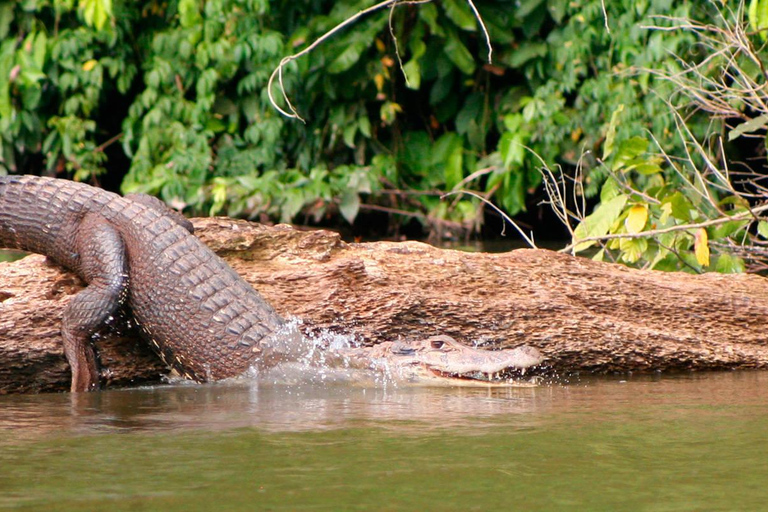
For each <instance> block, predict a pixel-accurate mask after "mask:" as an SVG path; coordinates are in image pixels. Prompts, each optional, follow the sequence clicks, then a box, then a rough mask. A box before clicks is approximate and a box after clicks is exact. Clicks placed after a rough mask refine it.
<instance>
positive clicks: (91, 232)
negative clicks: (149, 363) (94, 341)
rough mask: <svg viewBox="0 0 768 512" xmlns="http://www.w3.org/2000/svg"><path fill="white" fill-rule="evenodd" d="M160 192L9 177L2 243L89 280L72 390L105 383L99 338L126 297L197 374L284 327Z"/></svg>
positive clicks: (81, 305) (1, 188) (73, 333)
mask: <svg viewBox="0 0 768 512" xmlns="http://www.w3.org/2000/svg"><path fill="white" fill-rule="evenodd" d="M190 231H191V224H190V223H189V222H188V221H187V220H186V219H184V218H183V217H182V216H180V215H179V214H178V213H176V212H173V211H172V210H169V209H167V208H166V207H165V206H164V205H163V204H162V203H161V202H160V201H158V200H157V199H154V198H151V197H149V196H144V195H136V196H127V197H121V196H119V195H117V194H113V193H111V192H107V191H105V190H101V189H98V188H94V187H91V186H88V185H84V184H82V183H75V182H71V181H66V180H58V179H51V178H39V177H34V176H6V177H0V247H8V248H17V249H22V250H25V251H30V252H36V253H40V254H45V255H46V256H48V257H49V258H50V259H51V260H53V261H54V262H56V263H58V264H60V265H61V266H63V267H66V268H68V269H70V270H72V271H74V272H76V273H77V274H78V275H80V277H82V278H83V280H84V281H85V282H86V283H87V284H88V286H87V287H86V288H85V289H84V290H83V291H81V292H80V293H78V294H77V295H76V296H75V297H74V298H73V299H72V300H71V301H70V303H69V304H68V306H67V307H66V309H65V311H64V314H63V319H62V337H63V339H64V352H65V354H66V357H67V360H68V361H69V363H70V366H71V367H72V391H88V390H92V389H96V388H97V387H98V383H99V374H98V368H97V363H96V357H95V355H94V351H93V347H92V345H91V343H90V338H91V336H92V335H93V333H94V331H95V330H96V329H98V328H99V327H100V326H101V325H102V324H103V323H104V322H105V321H106V319H107V318H108V317H109V316H110V315H112V314H113V313H114V312H115V310H117V308H118V307H120V305H121V304H122V303H124V302H127V303H128V304H129V305H130V308H131V310H132V312H133V315H134V317H135V320H136V322H137V323H138V324H139V325H140V326H141V328H142V331H143V332H144V334H145V335H146V337H147V339H148V340H150V342H151V343H152V345H153V346H154V347H155V348H156V349H157V351H158V352H159V354H160V355H161V357H162V358H163V360H164V361H165V362H166V363H167V364H169V365H170V366H172V367H173V368H174V369H176V370H177V371H178V372H179V373H181V374H182V375H184V376H185V377H187V378H190V379H194V380H196V381H208V380H218V379H223V378H227V377H232V376H236V375H239V374H241V373H243V372H244V371H245V370H247V369H248V368H249V367H250V366H251V365H253V364H254V362H255V361H256V360H257V359H258V357H259V355H260V351H261V348H260V342H261V341H262V340H263V339H264V338H265V337H268V336H270V335H272V334H274V333H275V332H276V331H277V330H278V329H280V328H281V327H282V326H283V320H282V319H281V318H280V316H279V315H277V313H276V312H275V311H274V309H272V307H271V306H270V305H269V304H268V303H267V302H266V301H265V300H264V299H263V298H262V297H261V295H259V293H258V292H256V290H254V289H253V288H252V287H251V286H250V285H249V284H248V283H246V282H245V281H244V280H243V279H242V278H241V277H240V276H239V275H238V274H237V273H236V272H235V271H234V270H232V269H231V268H230V267H229V266H228V265H227V264H226V263H225V262H224V261H222V260H221V259H220V258H219V257H217V256H216V255H215V254H214V253H213V252H212V251H211V250H210V249H209V248H208V247H206V246H205V245H204V244H203V243H202V242H201V241H200V240H198V239H197V238H196V237H195V236H194V235H192V234H191V233H190Z"/></svg>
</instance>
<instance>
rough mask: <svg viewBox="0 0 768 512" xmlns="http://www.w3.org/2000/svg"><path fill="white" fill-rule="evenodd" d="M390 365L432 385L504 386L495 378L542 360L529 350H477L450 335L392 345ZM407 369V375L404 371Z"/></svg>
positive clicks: (520, 348) (501, 380)
mask: <svg viewBox="0 0 768 512" xmlns="http://www.w3.org/2000/svg"><path fill="white" fill-rule="evenodd" d="M389 352H390V358H391V362H392V363H394V366H395V367H399V368H400V369H401V370H402V373H411V374H412V375H411V376H412V377H414V378H416V379H418V378H419V376H421V377H425V378H426V379H427V380H433V381H436V382H444V383H448V382H450V383H453V384H456V385H471V384H472V383H474V384H478V385H479V384H482V385H491V386H493V385H502V386H503V385H505V384H507V381H505V380H503V379H501V378H500V377H499V375H500V374H501V373H502V372H505V371H507V370H509V369H519V370H523V371H525V369H526V368H529V367H531V366H535V365H537V364H539V363H541V362H542V361H543V359H544V358H543V356H542V355H541V353H540V352H539V351H538V350H536V349H535V348H533V347H530V346H523V347H518V348H516V349H505V350H496V351H490V350H480V349H474V348H471V347H467V346H465V345H462V344H460V343H458V342H457V341H455V340H454V339H453V338H451V337H450V336H444V335H443V336H434V337H431V338H428V339H426V340H421V341H419V342H412V343H408V344H398V343H395V344H393V345H392V346H391V347H390V349H389ZM408 367H410V368H411V370H410V371H409V372H408V371H406V368H408Z"/></svg>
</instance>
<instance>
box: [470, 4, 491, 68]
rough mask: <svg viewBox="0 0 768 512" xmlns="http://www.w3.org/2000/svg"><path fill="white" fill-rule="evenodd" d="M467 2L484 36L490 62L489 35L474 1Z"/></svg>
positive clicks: (489, 62) (489, 61)
mask: <svg viewBox="0 0 768 512" xmlns="http://www.w3.org/2000/svg"><path fill="white" fill-rule="evenodd" d="M467 3H468V4H469V6H470V7H471V8H472V12H473V13H475V18H477V22H478V23H479V24H480V28H481V29H482V30H483V35H484V36H485V44H487V45H488V64H492V63H493V59H492V57H493V46H491V36H490V35H489V34H488V29H487V28H485V23H483V17H482V16H480V12H479V11H478V10H477V7H475V4H474V2H472V0H467Z"/></svg>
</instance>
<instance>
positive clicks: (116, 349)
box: [0, 219, 768, 393]
mask: <svg viewBox="0 0 768 512" xmlns="http://www.w3.org/2000/svg"><path fill="white" fill-rule="evenodd" d="M195 227H196V232H197V234H198V236H200V237H201V238H202V239H203V240H204V241H205V242H206V243H207V244H208V245H210V246H211V247H212V248H213V249H214V250H215V251H216V252H217V253H218V254H219V255H220V256H222V257H223V258H225V259H226V260H227V261H228V262H229V263H230V265H232V266H233V267H234V268H235V270H237V271H238V272H239V273H240V274H241V275H243V276H244V277H245V279H246V280H248V281H249V282H250V283H252V284H253V285H254V287H255V288H256V289H258V290H259V291H261V292H262V293H263V294H264V296H265V297H266V298H267V299H268V300H269V301H270V302H272V304H273V305H274V306H275V307H276V309H277V310H278V311H279V312H280V313H281V314H283V315H285V316H295V317H298V318H301V319H302V320H303V321H304V323H303V325H302V329H304V330H305V331H306V332H318V331H321V330H330V331H333V332H339V333H345V334H351V335H354V336H355V337H356V338H357V339H358V340H360V341H361V342H363V343H366V344H374V343H378V342H381V341H384V340H393V339H398V338H422V337H428V336H433V335H436V334H448V335H450V336H452V337H454V338H456V339H458V340H460V341H463V342H465V343H481V344H484V345H485V346H488V347H499V346H518V345H521V344H532V345H534V346H536V347H538V348H539V349H540V350H541V351H542V352H543V353H544V354H545V355H546V356H547V358H548V360H547V365H548V366H549V367H550V368H551V369H552V370H553V371H557V372H561V373H568V372H574V371H597V372H609V371H636V370H642V371H649V370H676V369H716V368H765V367H768V340H767V339H766V337H767V336H766V333H767V332H768V329H767V328H766V326H768V281H766V280H765V279H764V278H762V277H758V276H753V275H715V274H707V275H701V276H692V275H688V274H682V273H661V272H647V271H637V270H631V269H627V268H624V267H621V266H618V265H612V264H607V263H598V262H593V261H590V260H585V259H580V258H573V257H570V256H567V255H562V254H558V253H554V252H551V251H541V250H517V251H513V252H509V253H503V254H484V253H464V252H457V251H450V250H441V249H436V248H433V247H431V246H428V245H426V244H422V243H417V242H400V243H394V242H376V243H366V244H346V243H344V242H342V241H341V240H340V238H339V237H338V235H336V234H334V233H330V232H327V231H301V230H297V229H293V228H290V227H287V226H276V227H265V226H261V225H257V224H250V223H247V222H243V221H233V220H230V219H196V220H195ZM81 286H82V283H81V282H80V281H79V279H77V278H76V277H74V276H73V275H72V274H71V273H67V272H64V271H62V270H60V269H58V268H57V267H54V266H52V265H49V264H47V263H46V262H45V259H44V258H43V257H40V256H31V257H28V258H25V259H23V260H20V261H17V262H13V263H2V264H0V393H2V392H22V391H47V390H63V389H67V387H68V385H69V384H68V383H69V369H68V367H67V363H66V361H65V359H64V355H63V351H62V348H61V343H60V339H59V325H60V324H59V322H60V317H61V312H62V310H63V309H64V306H65V305H66V302H67V301H68V300H69V299H70V298H71V296H72V295H73V294H74V293H76V292H77V291H78V290H79V289H80V288H81ZM115 327H116V329H114V328H113V329H112V330H109V329H107V330H105V332H104V333H101V334H100V335H99V336H98V338H97V340H96V342H97V345H98V347H99V354H100V359H101V362H102V365H103V366H104V371H103V375H104V376H105V377H106V381H107V382H108V383H109V384H111V385H124V384H128V383H138V382H146V381H153V380H154V381H156V380H157V379H158V378H159V376H160V375H162V374H164V373H165V371H166V370H165V368H164V367H163V365H162V363H160V361H159V359H158V358H156V357H155V356H154V355H153V354H152V353H151V352H150V351H149V350H148V349H147V348H146V346H145V345H144V344H143V343H142V342H141V340H140V339H139V337H138V335H137V333H136V331H135V330H133V329H131V328H130V327H126V325H125V322H124V321H122V320H116V322H115ZM116 331H117V332H116Z"/></svg>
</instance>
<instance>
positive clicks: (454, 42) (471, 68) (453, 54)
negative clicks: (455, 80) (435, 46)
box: [444, 31, 475, 75]
mask: <svg viewBox="0 0 768 512" xmlns="http://www.w3.org/2000/svg"><path fill="white" fill-rule="evenodd" d="M444 51H445V55H446V56H447V57H448V58H449V59H450V60H451V62H453V63H454V64H455V65H456V67H457V68H459V69H460V70H461V72H462V73H464V74H465V75H471V74H472V73H474V72H475V60H474V59H473V58H472V54H471V53H469V50H467V47H466V46H464V43H462V42H461V40H460V39H459V36H458V35H457V34H456V32H454V31H450V32H448V41H447V42H446V44H445V50H444Z"/></svg>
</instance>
